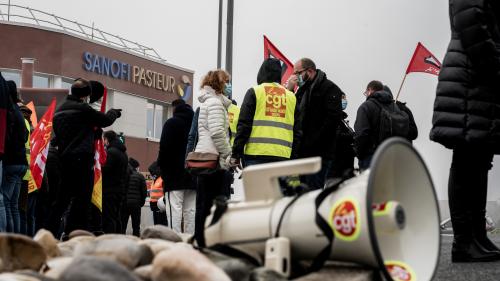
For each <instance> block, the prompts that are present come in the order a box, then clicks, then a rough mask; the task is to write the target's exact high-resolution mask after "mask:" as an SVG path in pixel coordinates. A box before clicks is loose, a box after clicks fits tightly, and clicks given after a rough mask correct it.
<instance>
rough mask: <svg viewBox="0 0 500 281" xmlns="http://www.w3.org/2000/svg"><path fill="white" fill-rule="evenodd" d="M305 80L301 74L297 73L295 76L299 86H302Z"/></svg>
mask: <svg viewBox="0 0 500 281" xmlns="http://www.w3.org/2000/svg"><path fill="white" fill-rule="evenodd" d="M305 83H306V82H305V81H304V79H303V78H302V75H298V76H297V84H298V85H299V87H302V86H304V84H305Z"/></svg>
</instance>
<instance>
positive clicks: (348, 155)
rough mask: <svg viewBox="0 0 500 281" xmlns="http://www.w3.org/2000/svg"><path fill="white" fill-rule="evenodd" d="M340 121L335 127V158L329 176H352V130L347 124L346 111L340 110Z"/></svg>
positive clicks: (353, 153)
mask: <svg viewBox="0 0 500 281" xmlns="http://www.w3.org/2000/svg"><path fill="white" fill-rule="evenodd" d="M342 119H343V120H342V122H341V123H340V125H339V127H338V128H337V146H336V148H335V160H334V161H333V163H332V168H331V174H330V175H329V177H352V175H354V158H355V156H356V154H355V152H354V130H353V129H352V128H351V127H350V126H349V123H348V122H349V121H347V120H346V119H347V113H345V112H342Z"/></svg>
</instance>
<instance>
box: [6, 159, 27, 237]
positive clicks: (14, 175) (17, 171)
mask: <svg viewBox="0 0 500 281" xmlns="http://www.w3.org/2000/svg"><path fill="white" fill-rule="evenodd" d="M27 169H28V166H26V165H9V166H5V167H3V181H2V185H1V188H0V193H1V194H2V196H3V205H4V206H5V214H6V216H5V217H6V222H7V223H6V231H7V232H14V233H19V232H20V218H19V205H18V200H19V192H20V190H21V183H22V178H23V176H24V174H25V173H26V170H27Z"/></svg>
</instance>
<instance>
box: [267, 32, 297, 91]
mask: <svg viewBox="0 0 500 281" xmlns="http://www.w3.org/2000/svg"><path fill="white" fill-rule="evenodd" d="M268 58H276V59H279V60H280V61H281V84H283V85H285V83H286V81H287V80H288V77H290V75H292V73H293V64H292V63H291V62H290V60H288V59H287V58H286V57H285V56H284V55H283V54H282V53H281V52H280V50H278V48H276V46H274V45H273V43H271V41H269V39H268V38H267V37H266V35H264V59H268Z"/></svg>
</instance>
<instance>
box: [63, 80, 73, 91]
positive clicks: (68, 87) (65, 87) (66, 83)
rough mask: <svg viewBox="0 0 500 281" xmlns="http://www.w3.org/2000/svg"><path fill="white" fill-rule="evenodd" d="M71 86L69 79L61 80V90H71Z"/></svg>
mask: <svg viewBox="0 0 500 281" xmlns="http://www.w3.org/2000/svg"><path fill="white" fill-rule="evenodd" d="M71 85H73V81H72V80H69V79H62V82H61V89H68V90H69V89H71Z"/></svg>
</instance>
